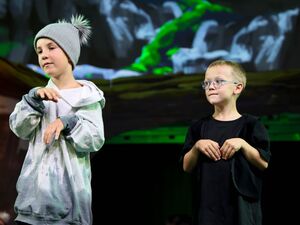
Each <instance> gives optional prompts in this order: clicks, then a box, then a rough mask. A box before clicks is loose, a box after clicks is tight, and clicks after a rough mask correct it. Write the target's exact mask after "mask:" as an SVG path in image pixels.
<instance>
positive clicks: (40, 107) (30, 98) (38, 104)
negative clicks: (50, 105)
mask: <svg viewBox="0 0 300 225" xmlns="http://www.w3.org/2000/svg"><path fill="white" fill-rule="evenodd" d="M38 89H39V87H37V88H32V89H31V90H30V91H29V93H28V94H26V95H24V100H25V101H26V102H27V103H28V104H29V105H30V106H31V107H32V108H33V109H35V110H36V111H38V112H40V113H42V114H43V113H44V110H45V105H44V103H43V99H41V98H40V97H39V96H38V95H37V92H36V91H37V90H38Z"/></svg>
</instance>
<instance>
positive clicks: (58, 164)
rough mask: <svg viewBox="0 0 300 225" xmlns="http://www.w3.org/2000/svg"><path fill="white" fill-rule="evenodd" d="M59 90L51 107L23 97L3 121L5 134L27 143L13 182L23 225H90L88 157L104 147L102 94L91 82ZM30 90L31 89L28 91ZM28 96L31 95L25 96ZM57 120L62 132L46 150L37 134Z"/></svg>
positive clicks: (52, 84) (50, 84) (49, 84)
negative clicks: (9, 132) (7, 130)
mask: <svg viewBox="0 0 300 225" xmlns="http://www.w3.org/2000/svg"><path fill="white" fill-rule="evenodd" d="M78 82H79V83H81V84H82V85H83V86H82V87H80V88H74V89H64V90H59V89H58V88H57V87H56V86H55V84H54V83H53V82H52V81H51V80H49V82H48V84H47V87H51V88H54V89H56V90H57V91H58V92H59V94H60V95H61V99H59V101H58V102H57V103H55V102H52V101H43V100H41V99H38V98H37V97H36V96H34V95H33V96H30V93H29V94H26V95H24V96H23V98H22V100H21V101H20V102H19V103H17V104H16V106H15V109H14V111H13V112H12V113H11V115H10V117H9V125H10V128H11V130H12V131H13V132H14V133H15V134H16V135H17V136H18V137H20V138H21V139H24V140H28V141H29V148H28V151H27V154H26V157H25V160H24V163H23V166H22V170H21V174H20V176H19V178H18V181H17V191H18V196H17V199H16V202H15V211H16V213H17V218H16V220H18V221H23V222H25V223H29V224H39V225H41V224H56V225H58V224H82V225H90V224H92V212H91V199H92V190H91V165H90V152H96V151H98V150H99V149H100V148H101V147H102V146H103V144H104V140H105V139H104V127H103V118H102V109H103V107H104V105H105V98H104V96H103V92H102V91H101V90H100V89H98V88H97V86H96V85H95V84H94V83H92V82H91V81H85V80H79V81H78ZM33 90H34V89H33ZM31 93H32V91H31ZM58 117H60V118H62V121H63V123H64V126H65V129H64V131H63V132H62V133H61V134H60V136H59V139H58V140H53V141H52V142H51V143H50V144H48V145H46V144H45V143H44V142H43V133H44V131H45V129H46V127H47V126H48V124H49V123H51V122H53V121H54V120H55V119H56V118H58Z"/></svg>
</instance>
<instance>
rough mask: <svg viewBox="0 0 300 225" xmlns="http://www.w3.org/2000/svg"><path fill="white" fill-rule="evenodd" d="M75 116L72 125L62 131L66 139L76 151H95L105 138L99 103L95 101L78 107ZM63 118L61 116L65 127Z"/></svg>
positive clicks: (99, 147)
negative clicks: (74, 121)
mask: <svg viewBox="0 0 300 225" xmlns="http://www.w3.org/2000/svg"><path fill="white" fill-rule="evenodd" d="M75 116H76V117H77V118H78V119H77V122H76V124H75V125H74V127H73V128H72V125H71V126H69V128H68V129H67V130H65V132H64V135H65V137H66V139H67V140H68V141H69V142H70V143H71V145H73V147H74V148H75V149H76V151H78V152H95V151H98V150H99V149H101V147H102V146H103V144H104V141H105V138H104V125H103V118H102V108H101V105H100V103H99V102H97V103H94V104H91V105H88V106H84V107H82V108H80V109H79V110H78V111H77V112H76V113H75ZM70 118H72V117H70ZM73 118H74V117H73ZM64 119H65V118H62V121H63V123H64V127H65V128H66V127H67V126H66V125H65V124H66V123H65V121H64ZM73 124H74V123H73ZM65 128H64V129H65Z"/></svg>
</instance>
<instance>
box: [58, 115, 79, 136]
mask: <svg viewBox="0 0 300 225" xmlns="http://www.w3.org/2000/svg"><path fill="white" fill-rule="evenodd" d="M58 118H59V119H60V120H61V121H62V123H63V125H64V129H63V133H64V134H65V135H67V134H69V133H70V132H71V130H72V129H73V128H74V127H75V125H76V123H77V121H78V120H79V118H78V116H76V115H66V116H60V117H58Z"/></svg>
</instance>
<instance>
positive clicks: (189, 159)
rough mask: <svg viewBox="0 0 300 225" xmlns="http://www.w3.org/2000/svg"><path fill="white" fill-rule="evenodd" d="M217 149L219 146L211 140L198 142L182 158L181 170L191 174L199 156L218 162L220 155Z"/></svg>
mask: <svg viewBox="0 0 300 225" xmlns="http://www.w3.org/2000/svg"><path fill="white" fill-rule="evenodd" d="M219 148H220V147H219V144H218V143H217V142H215V141H213V140H210V139H201V140H198V141H197V142H196V144H195V145H194V146H193V147H192V149H191V150H190V151H188V152H187V153H186V154H185V156H184V158H183V170H184V171H186V172H191V171H192V170H193V169H194V168H195V166H196V164H197V161H198V158H199V156H200V154H203V155H205V156H207V157H208V158H210V159H212V160H214V161H218V160H220V159H221V154H220V150H219Z"/></svg>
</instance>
